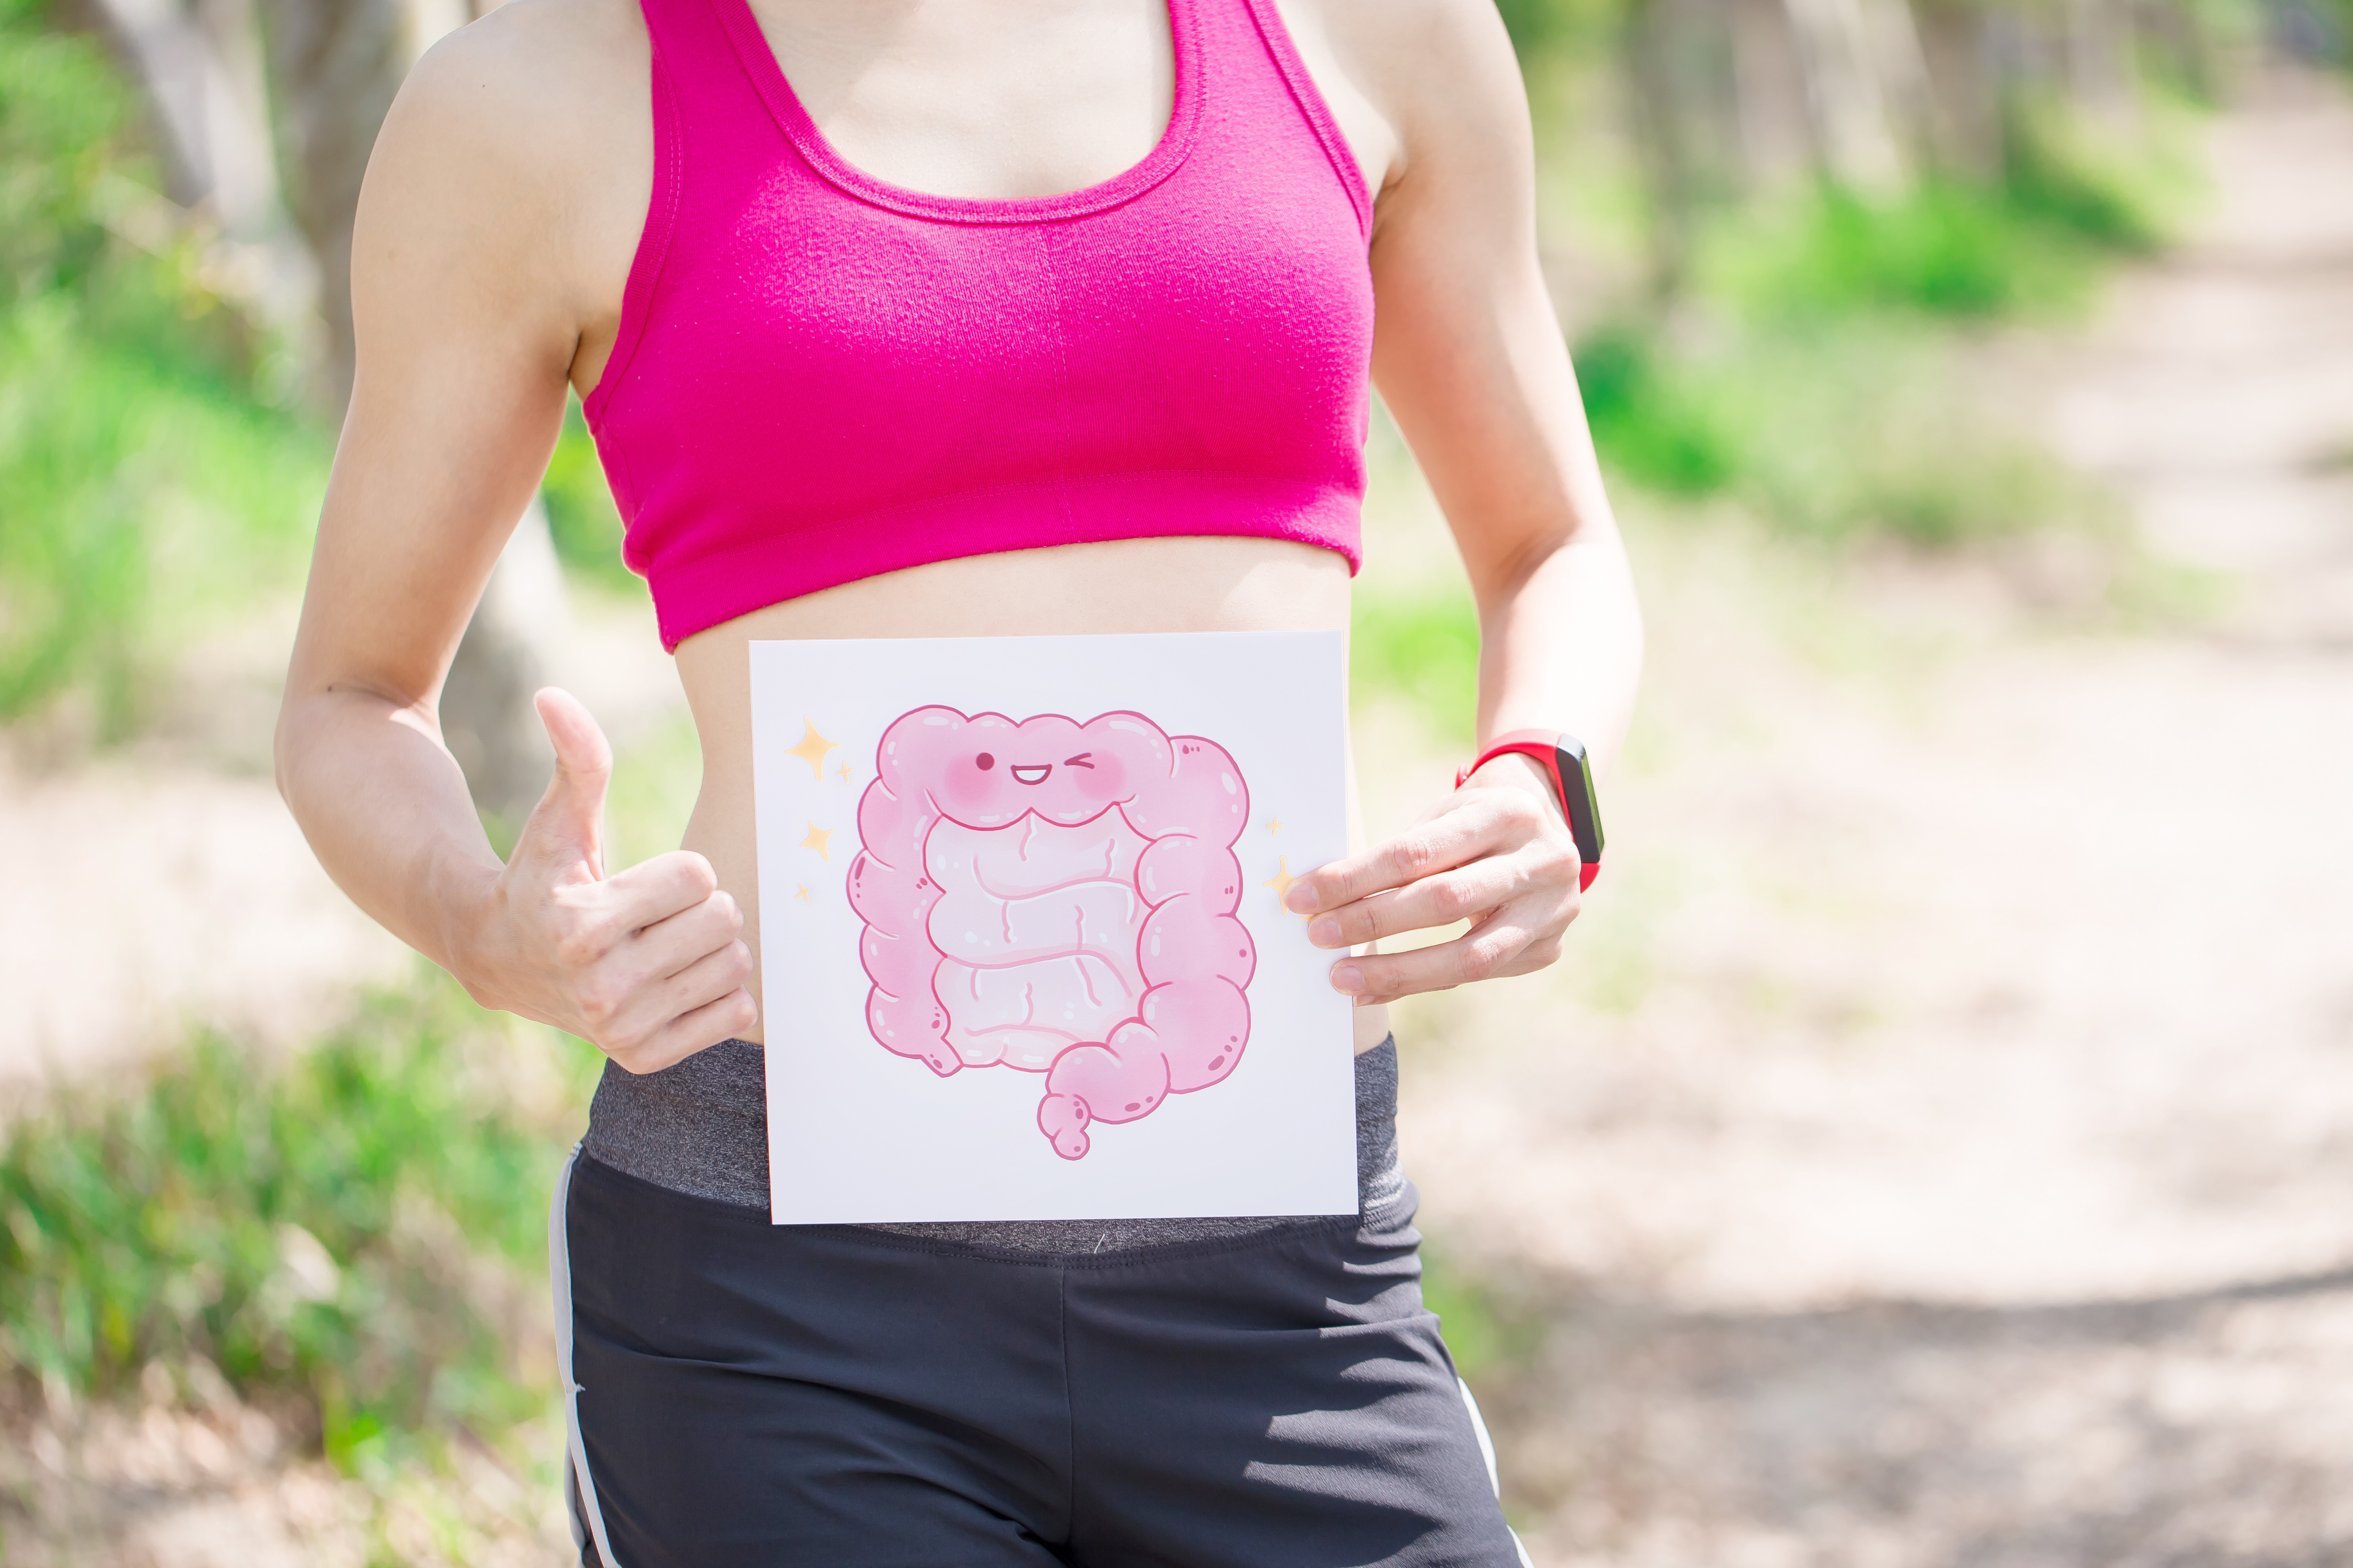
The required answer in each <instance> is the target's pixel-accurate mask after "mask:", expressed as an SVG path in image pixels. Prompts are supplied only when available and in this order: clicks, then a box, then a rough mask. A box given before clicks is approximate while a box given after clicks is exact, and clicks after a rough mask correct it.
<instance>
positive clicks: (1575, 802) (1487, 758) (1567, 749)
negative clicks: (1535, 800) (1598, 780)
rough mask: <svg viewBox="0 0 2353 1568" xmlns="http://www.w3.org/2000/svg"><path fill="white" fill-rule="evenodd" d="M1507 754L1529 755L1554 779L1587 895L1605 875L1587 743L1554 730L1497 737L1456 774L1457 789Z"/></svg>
mask: <svg viewBox="0 0 2353 1568" xmlns="http://www.w3.org/2000/svg"><path fill="white" fill-rule="evenodd" d="M1505 752H1526V753H1527V754H1528V755H1529V756H1531V757H1534V758H1535V760H1536V761H1537V762H1539V763H1543V764H1544V769H1545V772H1546V773H1549V774H1551V775H1552V787H1553V792H1554V793H1555V794H1556V795H1559V796H1560V809H1561V811H1562V813H1563V814H1564V815H1566V816H1567V818H1568V831H1569V835H1570V837H1573V838H1575V839H1576V840H1577V858H1578V859H1579V860H1581V861H1583V862H1584V864H1583V865H1581V866H1579V867H1578V868H1577V891H1579V892H1583V891H1584V890H1585V889H1588V888H1590V887H1591V886H1593V879H1594V878H1596V877H1598V876H1599V875H1600V874H1601V806H1600V804H1599V802H1598V801H1596V800H1595V799H1594V796H1593V770H1592V769H1591V768H1589V767H1588V766H1587V765H1586V763H1585V743H1584V742H1582V741H1579V740H1578V739H1577V737H1576V736H1574V735H1562V734H1556V733H1555V732H1554V731H1550V730H1514V731H1511V732H1510V733H1509V734H1504V735H1498V736H1496V737H1495V739H1494V742H1493V743H1492V744H1491V745H1489V746H1488V748H1487V749H1486V750H1485V751H1483V752H1480V753H1479V755H1478V758H1477V760H1476V761H1474V762H1472V764H1471V765H1470V766H1469V767H1467V768H1464V769H1463V770H1462V771H1461V773H1456V774H1455V775H1454V787H1455V788H1456V789H1461V787H1462V784H1463V781H1464V780H1466V779H1468V778H1469V777H1470V776H1471V775H1472V773H1477V772H1478V771H1479V770H1480V769H1481V768H1483V767H1485V766H1486V765H1487V764H1488V763H1490V762H1492V761H1493V760H1494V759H1495V758H1497V757H1500V756H1502V755H1504V753H1505Z"/></svg>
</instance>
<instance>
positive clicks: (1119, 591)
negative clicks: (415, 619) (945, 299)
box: [678, 538, 1388, 1051]
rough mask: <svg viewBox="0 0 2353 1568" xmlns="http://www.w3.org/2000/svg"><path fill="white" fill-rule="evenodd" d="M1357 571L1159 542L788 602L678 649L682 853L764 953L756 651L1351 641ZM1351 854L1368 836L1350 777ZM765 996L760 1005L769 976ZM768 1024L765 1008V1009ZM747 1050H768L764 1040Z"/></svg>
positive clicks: (1366, 1037)
mask: <svg viewBox="0 0 2353 1568" xmlns="http://www.w3.org/2000/svg"><path fill="white" fill-rule="evenodd" d="M1348 589H1349V579H1348V563H1347V562H1346V561H1345V560H1343V559H1342V558H1341V557H1340V556H1338V555H1335V554H1334V553H1333V552H1330V551H1326V550H1318V549H1314V548H1313V547H1311V546H1308V545H1303V544H1293V543H1287V542H1282V541H1278V540H1266V539H1223V538H1160V539H1134V540H1118V541H1111V542H1103V543H1094V544H1070V545H1062V546H1059V547H1057V548H1054V549H1050V550H1025V551H1016V552H1008V553H1005V554H998V555H976V556H970V557H966V558H964V559H960V560H955V561H940V562H934V563H930V564H928V565H923V566H917V567H913V568H911V569H910V570H907V571H904V572H893V573H890V574H885V575H883V576H880V577H869V578H866V579H864V580H862V581H860V582H856V583H846V584H842V585H841V586H839V587H837V588H828V589H826V590H825V591H824V592H822V593H817V594H810V595H806V596H805V597H802V598H797V599H790V600H786V602H785V603H783V604H779V605H769V606H768V607H767V608H765V609H764V610H756V611H754V612H753V613H752V614H750V615H748V616H739V617H738V618H736V619H735V620H733V621H729V622H727V623H726V624H724V625H723V626H713V627H712V628H711V629H710V630H708V631H705V632H700V633H697V634H696V635H695V636H693V637H689V638H687V639H686V640H685V641H684V642H682V643H681V644H679V646H678V671H679V678H680V679H681V681H682V682H683V683H684V685H685V688H686V697H687V701H688V703H689V704H690V705H691V707H692V709H693V710H694V722H695V728H696V730H697V731H699V732H700V734H701V737H702V794H701V795H700V796H698V797H697V799H696V801H695V806H694V815H693V816H692V818H691V820H690V821H689V822H688V824H687V829H686V842H685V847H687V848H689V849H692V850H695V851H697V852H698V853H700V854H702V856H704V857H705V858H708V859H709V860H710V862H711V864H712V868H714V869H715V870H716V871H717V872H718V874H719V885H720V886H721V887H722V888H724V889H727V891H728V892H730V893H732V894H733V895H734V898H735V900H736V901H737V902H738V903H739V904H741V905H742V906H743V910H744V941H745V942H749V943H750V944H751V947H752V951H753V952H754V953H755V954H756V953H757V952H759V951H760V939H759V918H760V909H759V896H760V879H759V861H758V849H757V836H756V833H755V831H754V822H753V805H752V800H753V795H752V694H751V664H750V658H749V656H748V655H747V653H746V651H745V645H746V644H748V643H752V642H755V641H765V640H771V639H790V638H804V637H1050V636H1087V635H1099V634H1108V633H1121V632H1235V631H1322V630H1345V628H1346V627H1347V625H1348ZM1349 787H1350V799H1349V802H1348V818H1349V840H1350V844H1351V847H1355V846H1356V844H1357V843H1358V842H1359V841H1360V838H1361V834H1360V830H1359V828H1358V825H1357V818H1358V813H1357V808H1356V799H1355V784H1354V775H1353V772H1352V773H1351V782H1350V786H1349ZM752 994H753V995H754V998H759V997H760V994H761V993H760V980H759V975H758V973H756V971H755V973H754V976H753V979H752ZM763 1011H764V1013H765V1000H764V1004H763ZM1387 1034H1388V1009H1386V1008H1383V1007H1359V1008H1358V1009H1356V1048H1357V1050H1359V1051H1365V1050H1369V1049H1371V1048H1372V1047H1374V1046H1377V1045H1378V1044H1379V1043H1380V1041H1381V1039H1382V1037H1384V1036H1386V1035H1387ZM746 1037H747V1038H750V1039H754V1040H758V1039H760V1038H761V1031H760V1030H758V1029H754V1030H751V1031H749V1032H748V1033H747V1035H746Z"/></svg>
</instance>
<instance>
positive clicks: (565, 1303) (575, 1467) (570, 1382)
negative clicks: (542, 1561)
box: [547, 1144, 621, 1568]
mask: <svg viewBox="0 0 2353 1568" xmlns="http://www.w3.org/2000/svg"><path fill="white" fill-rule="evenodd" d="M579 1159H580V1147H579V1145H578V1144H575V1145H573V1149H572V1152H571V1153H570V1154H569V1155H568V1156H566V1157H565V1162H564V1169H563V1171H562V1172H561V1173H559V1174H558V1175H557V1176H556V1178H555V1202H554V1205H551V1206H550V1207H549V1209H548V1215H547V1277H548V1281H549V1283H550V1284H551V1285H552V1286H553V1287H554V1296H555V1370H556V1373H557V1375H558V1376H560V1377H562V1378H563V1379H564V1428H565V1450H566V1452H567V1453H568V1454H569V1455H570V1456H571V1459H572V1482H573V1489H572V1495H571V1496H570V1497H569V1498H567V1499H566V1501H567V1502H569V1503H572V1504H574V1505H575V1507H576V1511H573V1513H572V1542H573V1544H574V1545H575V1546H583V1545H586V1544H587V1542H586V1538H585V1537H584V1536H583V1533H582V1530H581V1525H582V1523H583V1520H582V1516H583V1515H586V1525H587V1531H586V1535H587V1536H593V1537H594V1538H595V1539H596V1561H597V1562H599V1563H603V1564H604V1565H605V1568H621V1565H620V1564H619V1563H616V1562H615V1561H614V1560H613V1543H612V1542H610V1541H607V1539H606V1538H605V1510H604V1509H603V1508H601V1507H600V1506H598V1504H597V1501H596V1482H595V1481H593V1480H591V1479H589V1477H588V1447H587V1445H586V1444H585V1443H583V1442H582V1441H581V1440H580V1384H578V1383H576V1382H575V1381H574V1379H573V1376H572V1237H571V1236H570V1234H569V1231H568V1229H567V1227H566V1226H565V1209H566V1208H567V1207H568V1206H569V1205H568V1200H569V1199H570V1198H571V1196H572V1167H573V1166H574V1165H575V1163H578V1162H579Z"/></svg>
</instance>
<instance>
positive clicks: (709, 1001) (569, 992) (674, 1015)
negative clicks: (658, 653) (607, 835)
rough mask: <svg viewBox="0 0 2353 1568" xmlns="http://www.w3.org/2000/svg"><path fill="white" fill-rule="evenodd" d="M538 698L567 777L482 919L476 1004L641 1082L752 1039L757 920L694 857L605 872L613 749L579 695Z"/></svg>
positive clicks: (558, 781) (474, 947)
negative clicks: (569, 1040) (591, 1050)
mask: <svg viewBox="0 0 2353 1568" xmlns="http://www.w3.org/2000/svg"><path fill="white" fill-rule="evenodd" d="M536 701H537V704H538V708H539V717H540V721H541V722H543V723H544V724H545V725H546V726H547V736H548V739H549V740H550V741H552V742H554V745H555V776H554V779H553V780H551V781H550V782H549V784H548V786H547V793H546V794H545V795H543V796H541V797H540V802H539V805H538V806H537V807H536V808H535V809H533V812H532V814H531V819H530V820H529V821H528V822H526V823H525V824H524V825H523V829H522V836H521V837H519V838H517V839H516V841H515V847H514V853H513V854H512V855H510V856H509V857H507V863H506V868H505V870H504V871H502V872H501V873H500V875H499V877H498V879H497V880H496V881H495V882H494V883H493V884H492V885H491V890H490V893H489V896H488V897H487V898H486V899H485V900H484V901H483V904H482V906H481V908H480V911H479V913H478V915H477V917H476V921H475V923H474V929H473V931H472V932H471V935H470V941H469V942H467V943H466V952H467V954H468V957H469V959H470V962H469V963H468V964H467V965H466V969H467V973H464V974H463V975H461V976H460V977H459V978H460V979H461V980H462V981H463V983H464V984H465V987H466V990H467V992H468V994H470V995H471V996H472V997H473V998H474V1000H475V1001H477V1002H480V1004H482V1005H484V1006H486V1007H501V1008H504V1009H505V1010H506V1011H508V1012H510V1013H518V1014H521V1015H522V1016H524V1017H526V1018H532V1019H535V1020H536V1021H538V1022H540V1023H543V1024H552V1025H554V1026H555V1027H557V1028H559V1029H563V1030H565V1031H566V1032H568V1033H570V1034H575V1035H578V1036H579V1037H581V1038H583V1039H585V1040H588V1041H591V1042H593V1043H594V1044H595V1045H596V1047H598V1048H599V1049H600V1050H602V1051H603V1052H604V1053H605V1054H606V1055H607V1056H608V1057H611V1058H613V1059H614V1060H615V1061H617V1062H618V1063H619V1064H620V1065H621V1066H622V1067H623V1068H627V1069H628V1071H630V1072H633V1073H648V1072H654V1071H658V1070H659V1069H660V1068H666V1067H669V1066H670V1065H671V1064H672V1063H674V1062H677V1061H679V1060H681V1059H682V1058H686V1057H690V1056H692V1055H693V1054H694V1053H695V1052H697V1051H699V1050H702V1048H703V1047H706V1046H713V1045H717V1044H718V1043H719V1042H720V1041H722V1040H724V1039H727V1038H729V1037H733V1036H736V1035H740V1034H742V1033H743V1032H744V1031H745V1030H747V1029H749V1028H751V1027H752V1026H753V1024H754V1021H755V1020H756V1019H757V1018H758V1016H759V1010H758V1008H757V1006H756V1005H754V1002H753V1000H752V994H751V993H750V992H749V991H747V990H746V989H744V982H745V981H747V980H749V979H750V978H751V975H752V950H751V949H750V948H749V947H748V946H746V945H745V944H744V942H743V941H742V939H741V937H740V935H739V933H740V932H741V931H743V929H744V911H743V910H740V909H738V908H736V905H735V900H734V899H733V897H731V896H730V895H728V894H727V893H725V892H723V891H721V890H720V888H719V879H718V877H717V875H716V874H715V873H714V872H713V871H712V868H711V862H710V861H708V860H706V859H704V858H702V856H700V855H697V854H695V853H693V852H692V851H691V850H686V849H678V850H673V851H671V852H670V854H667V855H657V856H655V857H654V858H652V859H650V860H647V861H644V862H642V863H640V864H638V865H636V866H632V867H630V868H628V870H626V871H623V872H621V873H620V874H619V875H618V876H615V877H607V876H606V875H605V860H604V832H605V790H606V786H607V784H608V783H609V782H610V780H611V778H612V773H613V748H612V747H611V746H610V745H609V744H607V742H606V740H605V734H604V731H601V730H599V729H598V728H597V727H596V720H595V719H593V718H591V717H590V716H589V713H588V710H587V709H586V707H584V706H582V704H581V703H580V701H579V700H578V699H576V698H575V697H573V696H572V695H571V694H569V693H568V692H565V691H560V690H557V689H555V688H554V687H550V688H548V689H546V690H544V691H542V692H541V693H539V696H538V698H537V699H536Z"/></svg>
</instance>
